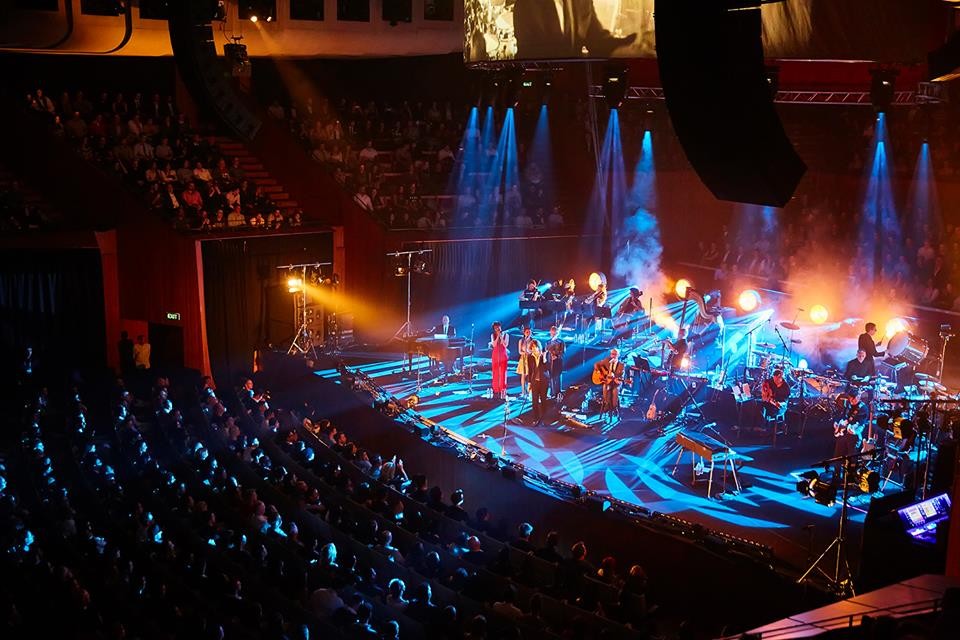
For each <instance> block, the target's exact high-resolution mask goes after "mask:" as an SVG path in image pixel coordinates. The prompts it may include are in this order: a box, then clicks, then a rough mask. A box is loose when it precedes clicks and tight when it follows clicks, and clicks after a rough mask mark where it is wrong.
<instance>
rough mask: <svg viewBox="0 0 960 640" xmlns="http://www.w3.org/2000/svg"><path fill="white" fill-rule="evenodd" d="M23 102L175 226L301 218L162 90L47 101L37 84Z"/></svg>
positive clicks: (255, 168) (246, 158)
mask: <svg viewBox="0 0 960 640" xmlns="http://www.w3.org/2000/svg"><path fill="white" fill-rule="evenodd" d="M91 95H92V94H91ZM27 108H28V110H29V111H30V112H32V113H35V114H37V115H39V116H41V117H44V118H46V119H48V120H49V123H50V128H51V130H52V132H53V133H54V134H55V135H58V136H62V137H64V138H66V139H67V140H68V141H69V142H70V143H71V144H73V145H74V146H75V148H76V150H77V153H78V154H79V155H80V156H81V157H82V158H83V159H85V160H87V161H89V162H91V163H94V164H97V165H99V166H101V167H103V168H104V169H106V170H107V171H110V172H112V173H114V174H116V175H118V176H120V177H121V178H122V179H123V181H124V182H125V183H127V184H128V185H129V186H130V187H132V188H134V189H136V190H137V191H139V192H140V193H141V194H142V195H143V197H144V198H145V199H146V202H147V204H148V205H149V207H150V208H151V209H153V210H154V211H156V212H157V213H158V214H159V215H161V216H162V217H163V218H164V219H166V220H168V221H169V222H170V224H171V225H173V227H174V228H176V229H178V230H181V231H201V232H210V231H219V230H224V229H229V230H231V231H243V230H255V231H257V232H258V233H262V232H264V231H270V230H276V231H281V230H287V229H291V228H296V227H300V226H302V225H303V224H304V217H305V214H304V212H303V210H302V209H301V208H300V207H299V206H298V205H297V203H296V202H295V201H293V200H291V199H290V198H289V196H288V195H287V194H286V193H285V192H284V189H283V187H282V186H281V185H280V184H279V182H278V181H277V180H276V179H275V178H274V177H272V176H270V175H269V173H268V172H267V171H265V170H264V168H263V166H262V165H261V164H260V163H259V162H258V161H257V160H256V158H254V157H253V156H252V155H251V154H250V153H249V152H248V151H247V150H246V149H245V147H244V146H243V145H242V144H241V143H238V142H236V141H233V140H232V139H230V138H226V137H222V136H215V135H210V134H209V133H208V132H207V131H206V128H205V127H204V126H202V125H201V124H199V123H193V122H191V121H190V120H189V118H187V117H186V115H185V114H183V113H180V112H179V111H178V109H177V107H176V105H175V103H174V101H173V100H172V99H170V98H169V97H166V98H165V97H162V96H160V94H158V93H155V94H153V98H152V99H146V98H145V97H144V95H143V94H141V93H136V94H133V95H125V94H122V93H118V94H116V95H114V96H111V95H109V94H108V93H106V92H102V93H101V94H100V97H99V98H98V99H96V100H91V99H89V98H87V97H86V95H85V94H84V92H82V91H78V92H76V93H74V94H72V95H71V94H70V93H67V92H64V93H63V94H62V97H61V99H60V101H59V102H54V101H53V100H51V99H50V98H49V97H47V95H46V94H45V93H44V92H43V91H42V90H37V91H35V92H34V93H32V94H31V95H29V96H28V98H27Z"/></svg>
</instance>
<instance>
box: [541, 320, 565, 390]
mask: <svg viewBox="0 0 960 640" xmlns="http://www.w3.org/2000/svg"><path fill="white" fill-rule="evenodd" d="M559 331H560V330H559V329H558V328H557V326H556V325H554V326H552V327H550V339H549V340H548V341H547V344H546V347H545V349H544V350H545V351H546V357H547V366H548V369H549V371H550V397H552V398H557V397H559V396H560V392H561V391H562V390H563V380H562V378H563V354H564V352H565V351H566V350H567V344H566V343H565V342H564V341H563V340H561V339H560V335H559Z"/></svg>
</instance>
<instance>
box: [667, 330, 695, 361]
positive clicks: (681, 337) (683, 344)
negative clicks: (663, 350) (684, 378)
mask: <svg viewBox="0 0 960 640" xmlns="http://www.w3.org/2000/svg"><path fill="white" fill-rule="evenodd" d="M664 344H665V345H666V347H667V349H669V350H670V352H671V353H672V354H673V355H671V356H670V369H671V370H675V369H679V368H681V366H682V365H683V357H684V356H685V355H687V351H688V350H689V349H690V345H689V344H688V343H687V330H686V329H685V328H684V327H680V328H679V329H678V330H677V339H676V340H674V341H672V342H671V341H670V340H665V341H664Z"/></svg>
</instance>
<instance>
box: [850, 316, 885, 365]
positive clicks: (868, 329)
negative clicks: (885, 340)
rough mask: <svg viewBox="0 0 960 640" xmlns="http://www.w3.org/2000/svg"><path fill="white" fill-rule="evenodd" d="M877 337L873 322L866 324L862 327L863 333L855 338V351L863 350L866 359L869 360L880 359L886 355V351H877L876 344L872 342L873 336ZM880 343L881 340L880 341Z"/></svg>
mask: <svg viewBox="0 0 960 640" xmlns="http://www.w3.org/2000/svg"><path fill="white" fill-rule="evenodd" d="M875 335H877V325H876V323H873V322H868V323H867V324H866V325H864V327H863V333H861V334H860V337H859V338H857V350H858V351H859V350H863V351H865V352H866V354H867V357H868V358H870V359H871V360H872V359H873V358H880V357H883V356H884V355H885V354H886V351H878V350H877V343H876V342H874V338H873V337H874V336H875ZM881 342H882V340H881Z"/></svg>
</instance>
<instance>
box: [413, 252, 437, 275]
mask: <svg viewBox="0 0 960 640" xmlns="http://www.w3.org/2000/svg"><path fill="white" fill-rule="evenodd" d="M410 268H411V269H412V270H413V273H416V274H418V275H421V276H429V275H430V273H431V272H432V271H433V270H432V269H431V268H430V261H429V260H428V259H427V258H426V257H425V256H422V255H418V256H415V257H414V258H413V260H411V261H410Z"/></svg>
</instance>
